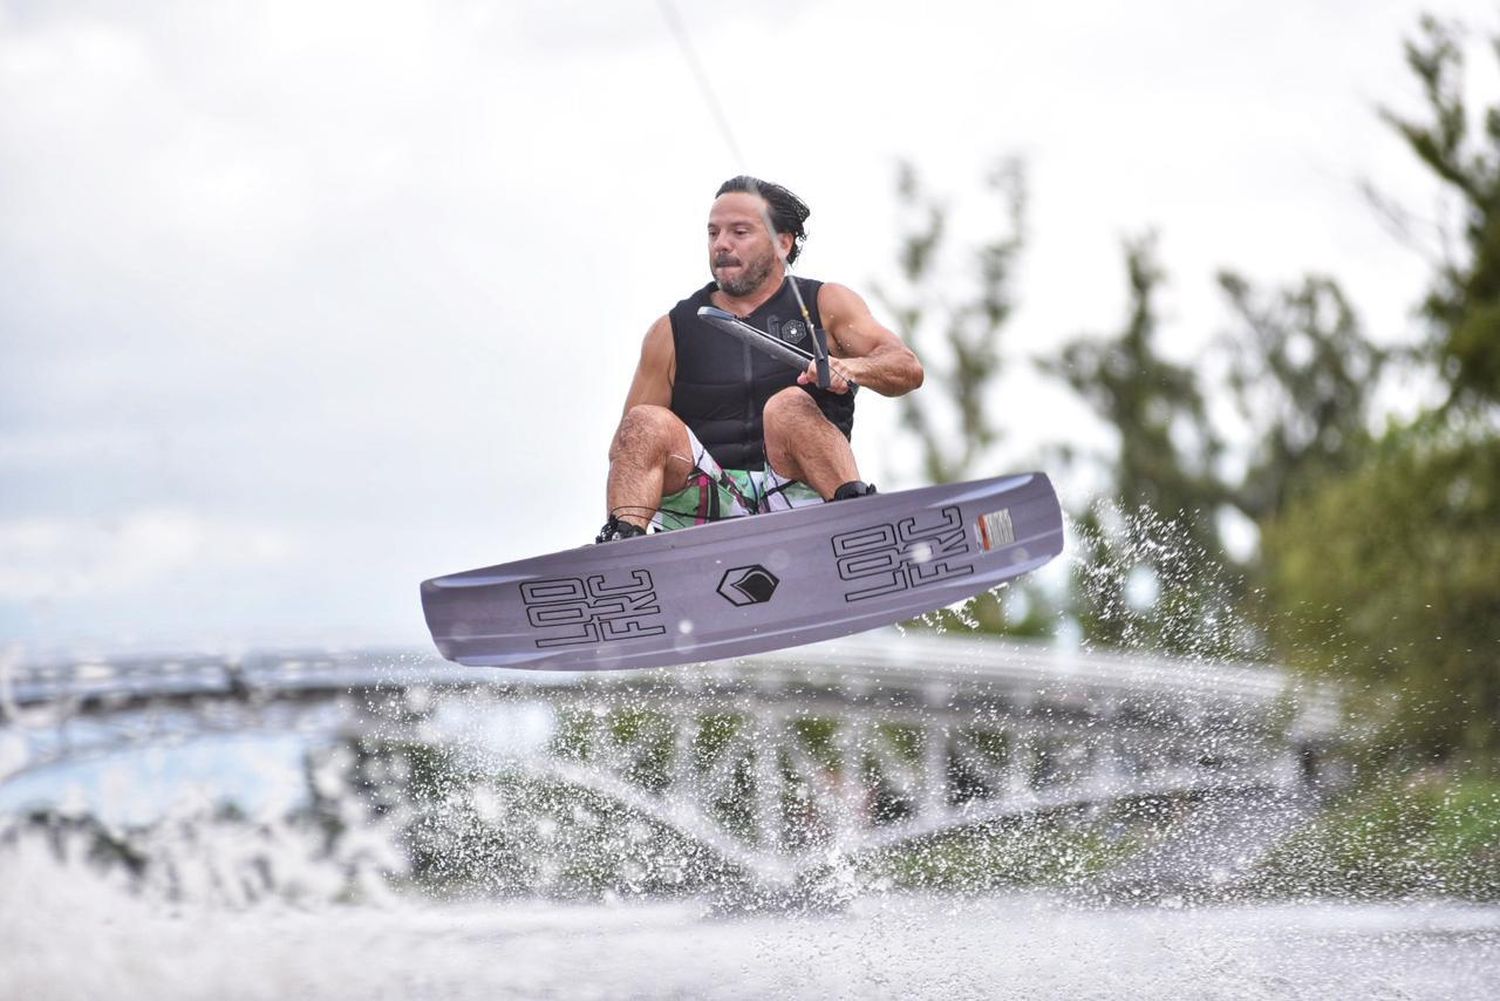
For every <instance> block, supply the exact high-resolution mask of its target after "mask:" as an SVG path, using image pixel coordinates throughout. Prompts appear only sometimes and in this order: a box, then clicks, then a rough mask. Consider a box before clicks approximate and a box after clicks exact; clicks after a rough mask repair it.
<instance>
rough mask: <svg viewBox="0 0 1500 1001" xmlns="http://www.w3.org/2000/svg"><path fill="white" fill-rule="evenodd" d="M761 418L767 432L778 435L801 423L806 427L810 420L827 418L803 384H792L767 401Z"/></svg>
mask: <svg viewBox="0 0 1500 1001" xmlns="http://www.w3.org/2000/svg"><path fill="white" fill-rule="evenodd" d="M761 420H762V423H763V424H764V425H765V429H766V434H767V435H770V436H774V435H778V434H780V433H781V432H784V431H790V430H793V429H795V428H797V427H798V426H799V425H800V426H802V427H806V425H807V422H808V421H814V420H827V418H825V417H824V416H823V412H822V411H821V410H819V409H818V405H817V404H816V403H815V402H813V398H812V397H811V396H809V395H808V394H807V392H806V390H804V389H803V388H802V387H801V386H791V387H789V388H787V389H783V390H781V391H780V392H778V393H777V394H776V395H775V396H773V397H771V398H770V399H769V400H767V401H766V407H765V409H764V410H763V411H762V412H761Z"/></svg>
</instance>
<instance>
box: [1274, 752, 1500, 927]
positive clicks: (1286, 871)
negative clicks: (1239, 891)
mask: <svg viewBox="0 0 1500 1001" xmlns="http://www.w3.org/2000/svg"><path fill="white" fill-rule="evenodd" d="M1246 890H1247V891H1248V892H1250V893H1252V894H1256V895H1261V896H1271V897H1277V898H1281V897H1288V896H1291V897H1338V898H1342V899H1353V900H1370V899H1389V898H1392V897H1408V898H1410V897H1439V896H1442V897H1460V898H1465V899H1469V900H1494V899H1495V898H1496V897H1497V896H1500V784H1497V783H1496V782H1495V781H1494V780H1493V779H1490V778H1486V777H1483V776H1478V775H1472V774H1471V775H1465V776H1460V777H1458V778H1454V777H1453V776H1450V775H1446V774H1443V773H1441V772H1436V771H1426V772H1421V773H1418V774H1416V775H1385V776H1384V777H1382V779H1381V780H1379V781H1377V782H1376V783H1374V784H1373V785H1367V786H1362V787H1361V788H1360V789H1359V790H1358V791H1357V792H1356V793H1355V794H1353V795H1351V796H1350V797H1349V798H1347V799H1346V800H1344V801H1343V802H1341V803H1339V804H1338V805H1337V806H1335V807H1334V808H1333V809H1331V810H1328V811H1326V812H1325V813H1324V814H1323V815H1322V816H1321V817H1320V818H1319V819H1318V820H1317V821H1316V822H1315V823H1314V824H1312V825H1311V826H1309V827H1308V828H1307V829H1305V830H1303V831H1301V832H1299V833H1298V834H1296V835H1294V836H1293V837H1292V838H1290V839H1288V840H1287V841H1286V842H1285V843H1283V844H1281V845H1279V846H1278V847H1277V848H1276V849H1274V850H1273V851H1272V852H1271V854H1270V855H1269V856H1267V857H1266V858H1265V859H1264V860H1262V862H1261V863H1260V865H1259V866H1258V867H1257V872H1256V875H1255V877H1254V878H1253V880H1252V881H1250V882H1249V883H1248V884H1247V886H1246Z"/></svg>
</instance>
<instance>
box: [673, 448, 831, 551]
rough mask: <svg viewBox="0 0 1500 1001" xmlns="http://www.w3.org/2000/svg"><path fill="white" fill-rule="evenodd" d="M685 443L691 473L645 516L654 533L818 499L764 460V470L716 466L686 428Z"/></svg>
mask: <svg viewBox="0 0 1500 1001" xmlns="http://www.w3.org/2000/svg"><path fill="white" fill-rule="evenodd" d="M688 443H689V445H691V446H692V449H693V472H692V473H691V474H690V475H689V476H688V485H687V486H686V487H684V488H683V489H681V490H679V491H677V492H676V493H675V494H669V495H667V496H666V497H663V498H662V501H661V507H660V508H659V509H658V510H657V512H656V516H655V517H654V518H652V519H651V523H652V524H653V525H655V526H656V529H657V531H659V532H670V531H671V530H672V529H674V528H687V527H688V526H689V525H702V524H704V523H705V522H710V521H719V520H721V519H723V518H743V517H745V516H746V515H752V514H768V513H770V512H771V511H790V510H791V509H792V508H797V507H807V506H808V505H811V504H821V503H823V498H822V497H820V496H818V492H817V491H816V490H814V489H813V488H812V487H810V486H808V485H807V484H806V483H803V482H802V481H801V480H787V479H783V478H782V477H780V476H778V475H777V474H776V471H775V470H774V469H772V468H771V464H770V463H766V467H765V468H764V469H720V468H719V464H718V463H717V462H715V461H714V457H713V456H712V455H709V454H708V449H706V448H704V447H703V443H702V442H700V441H699V440H698V436H697V435H695V434H693V432H692V430H691V429H689V431H688Z"/></svg>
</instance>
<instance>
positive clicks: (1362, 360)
mask: <svg viewBox="0 0 1500 1001" xmlns="http://www.w3.org/2000/svg"><path fill="white" fill-rule="evenodd" d="M1219 288H1220V289H1221V290H1222V291H1223V293H1224V295H1225V297H1226V299H1227V300H1228V302H1229V305H1230V308H1231V310H1232V311H1233V314H1234V317H1235V319H1236V326H1235V328H1234V329H1233V331H1232V332H1231V333H1229V334H1226V335H1224V336H1222V337H1221V338H1219V341H1218V344H1217V347H1219V348H1220V349H1221V350H1222V351H1223V352H1224V354H1225V356H1226V357H1227V358H1228V359H1229V367H1228V372H1227V378H1226V384H1227V386H1226V388H1227V389H1228V390H1229V396H1230V398H1231V399H1232V400H1233V402H1234V405H1235V409H1236V411H1237V414H1238V417H1239V419H1240V420H1241V421H1243V422H1244V424H1245V426H1246V428H1247V431H1248V440H1249V447H1248V449H1247V452H1248V455H1247V459H1246V470H1245V472H1244V474H1243V476H1242V477H1241V478H1240V479H1239V481H1238V482H1231V483H1227V484H1226V485H1225V486H1226V489H1227V491H1228V497H1229V500H1230V501H1231V503H1233V505H1234V506H1235V507H1236V508H1238V509H1239V510H1240V511H1241V512H1242V513H1243V514H1245V515H1246V516H1247V517H1249V518H1250V519H1252V520H1255V521H1259V520H1260V519H1262V518H1265V517H1266V516H1267V515H1270V514H1272V513H1274V512H1276V511H1279V510H1280V509H1281V508H1282V506H1283V505H1284V504H1285V503H1286V502H1287V500H1288V499H1289V498H1290V497H1291V496H1292V495H1293V494H1294V493H1295V492H1296V491H1297V490H1299V489H1302V488H1305V487H1306V486H1308V485H1309V484H1312V483H1315V482H1317V481H1318V480H1319V479H1320V478H1321V477H1322V476H1324V475H1326V474H1333V473H1340V472H1344V471H1347V470H1348V469H1350V468H1351V467H1352V466H1353V465H1355V464H1356V463H1357V462H1358V461H1359V459H1360V458H1361V456H1362V454H1363V448H1364V445H1365V443H1366V442H1367V440H1368V438H1369V426H1370V420H1371V416H1372V412H1373V409H1374V403H1373V400H1372V396H1373V395H1374V392H1375V388H1376V386H1377V384H1378V381H1379V378H1380V376H1381V373H1382V371H1383V370H1384V368H1385V366H1386V364H1387V363H1388V362H1389V360H1390V358H1391V352H1390V351H1389V350H1387V349H1383V348H1380V347H1377V346H1376V345H1374V344H1372V343H1371V342H1370V341H1369V340H1368V339H1367V338H1366V336H1365V334H1364V331H1363V329H1362V327H1361V324H1360V321H1359V318H1358V317H1357V316H1356V315H1355V312H1354V308H1353V306H1351V305H1350V303H1349V300H1348V299H1347V298H1346V297H1345V295H1344V293H1343V290H1342V289H1340V287H1339V285H1338V283H1337V282H1336V281H1334V280H1333V279H1332V278H1329V277H1327V276H1323V275H1309V276H1307V277H1305V278H1304V279H1303V280H1302V283H1301V284H1300V285H1297V286H1295V287H1293V288H1289V289H1281V290H1278V291H1276V292H1272V293H1269V294H1268V293H1265V292H1262V291H1259V290H1257V289H1256V288H1255V287H1254V286H1253V285H1252V284H1251V283H1250V282H1249V281H1248V280H1247V279H1246V278H1244V277H1243V276H1242V275H1239V274H1237V273H1235V272H1233V271H1224V272H1221V273H1220V275H1219Z"/></svg>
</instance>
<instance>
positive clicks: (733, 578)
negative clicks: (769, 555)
mask: <svg viewBox="0 0 1500 1001" xmlns="http://www.w3.org/2000/svg"><path fill="white" fill-rule="evenodd" d="M780 583H781V581H780V580H778V579H777V577H776V575H775V574H773V573H772V572H771V571H769V570H767V569H766V568H765V567H763V566H760V565H759V564H755V565H753V566H748V567H735V568H734V569H733V570H728V571H726V572H725V573H724V576H723V577H721V578H720V579H719V594H720V595H722V596H723V598H724V599H725V600H726V601H728V602H729V603H730V604H731V605H734V606H735V607H737V608H743V607H745V606H746V605H764V604H765V603H766V602H768V601H770V600H771V595H773V594H775V593H776V585H777V584H780Z"/></svg>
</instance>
